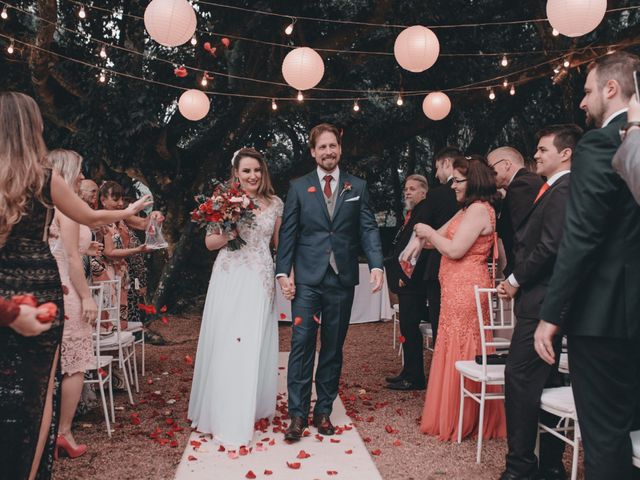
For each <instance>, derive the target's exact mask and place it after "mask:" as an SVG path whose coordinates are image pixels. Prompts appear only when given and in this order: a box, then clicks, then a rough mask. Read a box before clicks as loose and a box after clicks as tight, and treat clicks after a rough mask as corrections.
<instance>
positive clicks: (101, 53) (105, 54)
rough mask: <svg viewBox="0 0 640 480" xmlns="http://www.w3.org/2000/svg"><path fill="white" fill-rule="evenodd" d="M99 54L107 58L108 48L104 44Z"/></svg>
mask: <svg viewBox="0 0 640 480" xmlns="http://www.w3.org/2000/svg"><path fill="white" fill-rule="evenodd" d="M98 55H100V58H107V49H106V48H104V45H103V46H102V47H100V53H99V54H98Z"/></svg>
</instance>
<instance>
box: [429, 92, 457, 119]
mask: <svg viewBox="0 0 640 480" xmlns="http://www.w3.org/2000/svg"><path fill="white" fill-rule="evenodd" d="M422 111H423V112H424V114H425V115H426V116H427V117H428V118H430V119H431V120H442V119H443V118H445V117H446V116H447V115H449V112H450V111H451V100H449V97H448V96H447V94H446V93H443V92H431V93H430V94H429V95H427V96H426V97H424V100H423V101H422Z"/></svg>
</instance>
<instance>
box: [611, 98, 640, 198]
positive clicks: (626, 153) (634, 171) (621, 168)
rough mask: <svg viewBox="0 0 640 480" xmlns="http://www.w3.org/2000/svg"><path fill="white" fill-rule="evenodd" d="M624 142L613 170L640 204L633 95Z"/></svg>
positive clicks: (638, 108) (639, 123) (638, 129)
mask: <svg viewBox="0 0 640 480" xmlns="http://www.w3.org/2000/svg"><path fill="white" fill-rule="evenodd" d="M622 132H623V133H622V135H623V136H624V142H622V145H620V148H619V149H618V151H617V153H616V154H615V156H614V157H613V169H614V170H615V171H616V172H618V174H619V175H620V176H621V177H622V179H623V180H624V181H625V182H626V184H627V186H628V187H629V190H631V193H632V194H633V198H635V199H636V202H638V203H640V135H639V133H640V103H638V99H637V98H636V97H635V95H634V96H633V97H632V98H631V101H630V102H629V111H628V112H627V124H626V125H625V126H624V127H623V129H622Z"/></svg>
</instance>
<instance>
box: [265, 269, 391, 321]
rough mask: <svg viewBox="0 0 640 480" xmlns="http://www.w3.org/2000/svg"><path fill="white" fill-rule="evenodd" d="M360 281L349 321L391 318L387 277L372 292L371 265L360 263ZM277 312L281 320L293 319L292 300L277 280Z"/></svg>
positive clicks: (384, 276)
mask: <svg viewBox="0 0 640 480" xmlns="http://www.w3.org/2000/svg"><path fill="white" fill-rule="evenodd" d="M358 267H359V274H360V283H359V284H358V285H356V289H355V294H354V297H353V307H352V308H351V321H350V322H349V323H366V322H378V321H380V320H390V319H391V318H392V317H393V309H392V308H391V302H390V301H389V289H388V287H387V277H386V275H383V278H384V283H383V284H382V289H381V290H380V291H379V292H376V293H371V284H370V283H369V280H370V278H369V266H368V265H367V264H366V263H361V264H359V265H358ZM275 313H276V315H277V316H278V319H279V320H282V321H286V322H290V321H291V302H289V301H288V300H286V299H285V298H284V296H283V295H282V291H281V290H280V285H279V284H278V281H277V280H276V298H275Z"/></svg>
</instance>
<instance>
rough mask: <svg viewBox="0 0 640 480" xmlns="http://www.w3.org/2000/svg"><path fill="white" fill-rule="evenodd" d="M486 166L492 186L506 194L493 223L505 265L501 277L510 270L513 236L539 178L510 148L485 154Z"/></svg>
mask: <svg viewBox="0 0 640 480" xmlns="http://www.w3.org/2000/svg"><path fill="white" fill-rule="evenodd" d="M487 162H488V163H489V166H490V167H491V168H493V170H494V171H495V172H496V185H497V187H498V188H499V189H503V190H505V191H506V194H505V196H504V199H503V200H502V205H501V208H500V216H499V217H498V222H497V224H496V230H497V232H498V236H499V237H500V239H501V240H502V244H503V245H504V252H505V256H506V259H507V266H506V267H505V269H504V274H505V276H507V275H509V274H510V273H511V271H512V270H513V261H514V252H513V243H514V241H513V235H514V232H515V231H516V228H518V225H520V223H522V219H523V218H524V216H525V215H526V214H527V213H528V212H529V210H530V209H531V204H532V203H533V199H534V198H535V197H536V195H537V194H538V190H540V187H541V186H542V183H543V182H542V179H541V178H540V175H537V174H535V173H533V172H530V171H528V170H527V169H526V168H525V167H524V158H523V157H522V155H521V154H520V152H519V151H518V150H516V149H515V148H513V147H499V148H496V149H495V150H493V151H492V152H490V153H489V155H487Z"/></svg>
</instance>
